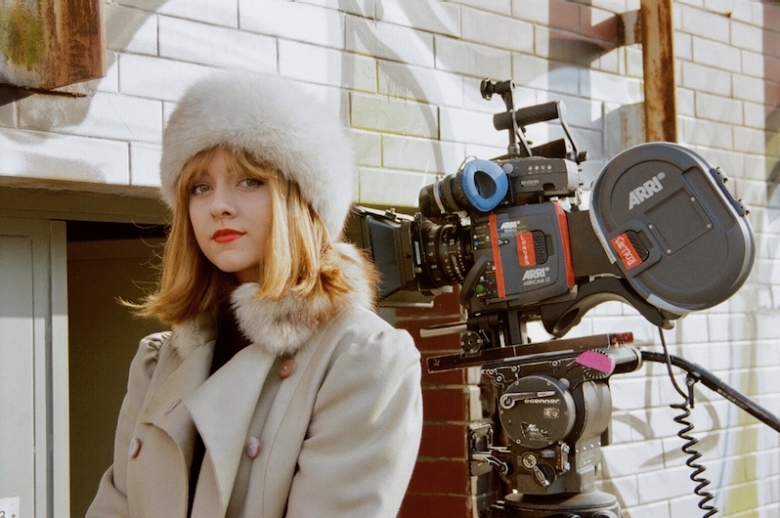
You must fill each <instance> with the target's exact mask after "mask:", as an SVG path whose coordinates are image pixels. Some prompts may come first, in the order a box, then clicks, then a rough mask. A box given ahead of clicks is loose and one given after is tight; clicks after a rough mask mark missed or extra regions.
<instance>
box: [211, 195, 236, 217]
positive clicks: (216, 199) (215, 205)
mask: <svg viewBox="0 0 780 518" xmlns="http://www.w3.org/2000/svg"><path fill="white" fill-rule="evenodd" d="M210 208H211V214H212V216H214V217H215V218H224V217H232V216H234V215H235V214H236V209H235V203H234V199H233V196H232V195H231V193H230V192H229V189H224V188H222V189H220V188H217V189H215V190H214V196H212V198H211V207H210Z"/></svg>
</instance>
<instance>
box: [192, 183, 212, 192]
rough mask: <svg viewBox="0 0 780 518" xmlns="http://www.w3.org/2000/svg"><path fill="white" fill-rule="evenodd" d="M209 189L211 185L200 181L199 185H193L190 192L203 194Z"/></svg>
mask: <svg viewBox="0 0 780 518" xmlns="http://www.w3.org/2000/svg"><path fill="white" fill-rule="evenodd" d="M208 190H209V186H208V185H206V184H203V183H199V184H197V185H193V186H192V187H191V188H190V194H203V193H204V192H206V191H208Z"/></svg>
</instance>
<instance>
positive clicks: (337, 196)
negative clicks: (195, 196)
mask: <svg viewBox="0 0 780 518" xmlns="http://www.w3.org/2000/svg"><path fill="white" fill-rule="evenodd" d="M324 113H325V111H324V110H323V108H322V105H321V103H319V102H317V100H316V99H315V98H313V97H312V96H311V95H309V94H307V93H306V92H305V91H304V90H303V89H302V88H301V87H300V85H297V84H295V83H293V82H290V81H286V80H282V79H279V78H277V77H273V76H258V75H250V74H242V73H238V72H220V73H217V74H215V75H212V76H210V77H209V78H207V79H204V80H201V81H199V82H197V83H195V84H194V85H193V86H191V87H190V88H189V89H188V90H187V92H186V93H185V94H184V96H183V97H182V98H181V100H180V101H179V103H178V105H177V106H176V109H175V110H174V112H173V113H172V114H171V117H170V120H169V121H168V125H167V126H166V128H165V131H164V133H163V150H162V159H161V162H160V179H161V182H162V196H163V199H164V200H165V202H166V203H167V204H168V205H169V206H170V207H171V208H173V207H174V205H175V203H176V194H175V193H176V181H177V180H178V178H179V175H180V174H181V171H182V168H183V167H184V165H185V164H186V163H187V161H188V160H189V159H190V158H192V157H193V156H194V155H195V154H197V153H198V152H200V151H203V150H204V149H209V148H212V147H214V146H217V145H222V146H225V147H227V148H230V149H233V150H235V151H240V150H244V151H247V152H249V153H250V154H252V155H253V156H254V157H255V158H257V159H259V160H261V161H265V162H270V163H271V164H273V165H275V166H276V167H277V168H279V170H280V171H281V172H282V174H283V175H284V176H285V178H287V179H288V180H293V181H295V182H296V183H297V184H298V186H299V187H300V189H301V194H302V195H303V197H304V199H306V200H308V202H309V204H310V205H311V207H312V209H314V211H315V212H316V213H317V214H318V215H319V217H320V218H321V219H322V221H323V222H324V223H325V226H326V227H327V228H328V231H329V232H330V234H331V238H332V239H334V240H335V239H337V238H338V236H339V235H340V234H341V231H342V229H343V226H344V221H345V219H346V216H347V213H348V212H349V206H350V204H351V201H352V182H353V175H354V169H355V167H354V159H353V153H352V147H351V145H350V141H349V138H348V136H347V134H346V131H345V128H344V127H343V125H342V124H341V123H340V121H339V120H337V119H335V118H327V117H324V116H323V114H324Z"/></svg>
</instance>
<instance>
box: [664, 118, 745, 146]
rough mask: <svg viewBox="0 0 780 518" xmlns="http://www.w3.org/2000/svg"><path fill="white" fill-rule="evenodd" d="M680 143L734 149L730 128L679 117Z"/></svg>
mask: <svg viewBox="0 0 780 518" xmlns="http://www.w3.org/2000/svg"><path fill="white" fill-rule="evenodd" d="M678 125H679V132H680V141H681V142H687V143H690V144H695V145H701V146H712V147H720V148H724V149H735V148H734V139H733V136H732V128H731V127H730V126H727V125H725V124H721V123H718V122H712V121H699V120H694V119H689V118H687V117H680V118H679V121H678Z"/></svg>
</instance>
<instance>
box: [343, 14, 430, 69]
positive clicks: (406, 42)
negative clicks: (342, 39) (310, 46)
mask: <svg viewBox="0 0 780 518" xmlns="http://www.w3.org/2000/svg"><path fill="white" fill-rule="evenodd" d="M346 49H347V50H348V51H350V52H357V53H358V54H366V55H369V56H373V57H375V58H378V59H387V60H389V61H399V62H401V63H409V64H412V65H419V66H424V67H428V68H433V64H434V55H433V35H431V34H428V33H426V32H422V31H417V30H414V29H409V28H407V27H401V26H400V25H393V24H390V23H382V22H375V21H371V20H365V19H362V18H357V17H354V16H347V18H346Z"/></svg>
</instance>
